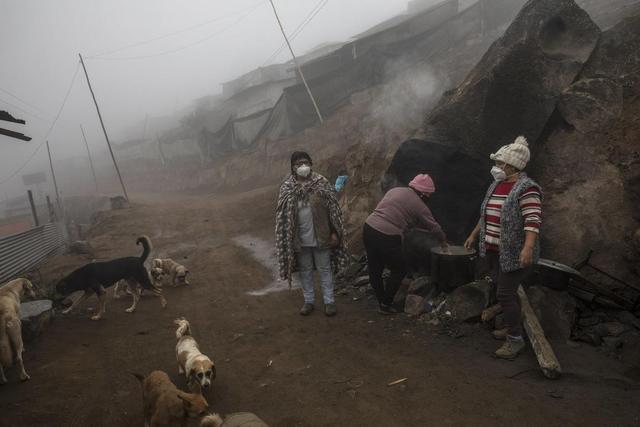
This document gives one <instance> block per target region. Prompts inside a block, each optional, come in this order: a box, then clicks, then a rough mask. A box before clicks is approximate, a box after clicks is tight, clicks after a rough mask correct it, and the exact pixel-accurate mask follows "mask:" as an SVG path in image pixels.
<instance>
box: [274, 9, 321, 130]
mask: <svg viewBox="0 0 640 427" xmlns="http://www.w3.org/2000/svg"><path fill="white" fill-rule="evenodd" d="M269 3H271V8H273V14H274V15H276V20H277V21H278V26H280V31H282V36H283V37H284V41H286V42H287V46H288V47H289V52H291V57H292V58H293V63H294V64H295V65H296V68H297V69H298V74H300V79H301V80H302V83H304V87H305V89H307V94H308V95H309V98H310V99H311V103H312V104H313V108H315V110H316V114H317V115H318V119H320V124H322V123H324V120H323V119H322V114H320V109H319V108H318V104H316V100H315V98H314V97H313V94H312V93H311V89H310V88H309V85H308V84H307V80H306V79H305V78H304V74H302V67H301V66H300V64H298V58H296V55H295V53H293V48H292V47H291V43H289V39H288V38H287V34H286V33H285V32H284V27H283V26H282V22H280V17H279V16H278V12H277V11H276V6H275V5H274V4H273V0H269Z"/></svg>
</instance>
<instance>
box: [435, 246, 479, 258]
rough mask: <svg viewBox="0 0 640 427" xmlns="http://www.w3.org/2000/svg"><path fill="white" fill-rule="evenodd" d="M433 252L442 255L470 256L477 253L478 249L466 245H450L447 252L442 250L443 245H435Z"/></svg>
mask: <svg viewBox="0 0 640 427" xmlns="http://www.w3.org/2000/svg"><path fill="white" fill-rule="evenodd" d="M431 252H432V253H434V254H436V255H442V256H470V255H475V253H476V250H475V249H467V248H465V247H464V246H449V248H448V250H447V251H446V252H445V251H443V250H442V247H440V246H434V247H433V248H431Z"/></svg>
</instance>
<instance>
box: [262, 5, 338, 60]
mask: <svg viewBox="0 0 640 427" xmlns="http://www.w3.org/2000/svg"><path fill="white" fill-rule="evenodd" d="M327 3H329V0H320V1H319V2H318V3H317V4H316V5H315V7H314V8H313V9H311V12H309V14H308V15H307V16H306V17H305V18H304V19H303V20H302V22H300V24H298V26H297V27H296V28H295V29H294V30H293V31H292V32H291V35H289V38H290V39H291V40H295V38H296V37H298V35H299V34H300V33H301V32H302V30H304V29H305V28H306V26H307V25H309V24H310V23H311V21H313V19H314V18H315V17H316V15H317V14H318V13H320V11H321V10H322V9H323V8H324V7H325V6H326V5H327ZM286 47H287V43H282V45H280V47H279V48H278V49H277V50H276V51H275V52H273V53H272V54H271V55H270V56H269V57H268V58H267V59H266V60H265V61H264V63H263V64H262V66H263V67H264V66H265V65H267V64H268V63H269V62H271V61H272V60H274V59H275V58H276V57H277V56H278V55H280V53H281V52H282V51H283V50H284V49H286Z"/></svg>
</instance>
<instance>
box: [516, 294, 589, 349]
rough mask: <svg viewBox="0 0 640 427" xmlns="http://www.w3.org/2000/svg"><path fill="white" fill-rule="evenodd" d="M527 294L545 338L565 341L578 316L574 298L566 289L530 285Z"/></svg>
mask: <svg viewBox="0 0 640 427" xmlns="http://www.w3.org/2000/svg"><path fill="white" fill-rule="evenodd" d="M527 296H528V298H529V302H530V303H531V307H532V308H533V311H534V313H535V314H536V316H537V317H538V320H539V321H540V325H541V326H542V329H543V330H544V332H545V335H546V336H547V339H549V340H551V341H553V340H555V341H558V342H563V343H564V342H566V341H567V340H568V339H569V338H570V337H571V332H572V331H573V329H574V326H575V324H576V321H577V317H578V313H577V309H576V307H577V304H576V300H575V299H574V298H573V297H572V296H571V295H570V294H569V293H568V292H566V291H556V290H553V289H550V288H546V287H543V286H531V287H530V288H529V289H527ZM596 319H597V318H596ZM596 323H597V321H596Z"/></svg>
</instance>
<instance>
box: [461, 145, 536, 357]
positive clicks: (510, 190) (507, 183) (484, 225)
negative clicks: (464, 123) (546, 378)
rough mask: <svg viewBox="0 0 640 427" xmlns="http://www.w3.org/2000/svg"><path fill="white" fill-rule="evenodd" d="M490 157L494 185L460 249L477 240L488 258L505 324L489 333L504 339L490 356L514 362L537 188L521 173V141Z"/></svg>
mask: <svg viewBox="0 0 640 427" xmlns="http://www.w3.org/2000/svg"><path fill="white" fill-rule="evenodd" d="M490 158H491V160H493V161H494V162H495V165H494V166H493V168H492V169H491V174H492V175H493V177H494V178H495V181H494V182H493V184H491V186H490V187H489V189H488V190H487V194H486V196H485V199H484V202H483V203H482V207H481V211H480V220H479V221H478V224H477V225H476V227H475V229H474V230H473V232H472V233H471V235H470V236H469V238H468V239H467V241H466V242H465V244H464V245H465V247H467V248H471V247H472V246H474V245H475V244H476V242H478V240H479V246H480V256H482V257H485V256H486V258H487V259H488V262H489V266H490V268H491V271H492V279H493V280H494V282H495V283H497V297H498V301H499V302H500V305H501V306H502V310H503V312H504V318H505V323H506V325H507V327H506V328H505V329H502V330H496V331H493V335H494V337H495V338H497V339H506V342H505V343H504V345H503V346H502V347H500V348H499V349H498V350H497V351H496V353H495V355H496V357H498V358H502V359H514V358H515V357H517V356H518V354H520V352H521V351H522V350H524V340H523V339H522V326H521V318H520V317H521V316H520V302H519V300H518V295H517V290H518V286H519V285H520V283H521V282H522V280H523V279H524V278H525V277H526V276H527V274H528V273H529V272H530V271H531V266H532V265H533V264H534V263H535V262H537V261H538V257H539V254H540V243H539V239H538V235H539V232H540V225H541V223H542V189H541V188H540V186H539V185H538V184H537V183H536V182H535V181H533V180H532V179H531V178H529V177H528V176H527V174H526V173H524V172H523V171H522V170H523V169H524V168H525V166H526V165H527V163H528V162H529V158H530V153H529V147H528V144H527V140H526V139H525V138H524V137H523V136H519V137H518V138H516V140H515V141H514V143H513V144H509V145H505V146H503V147H502V148H500V150H498V152H497V153H494V154H491V156H490Z"/></svg>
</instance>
